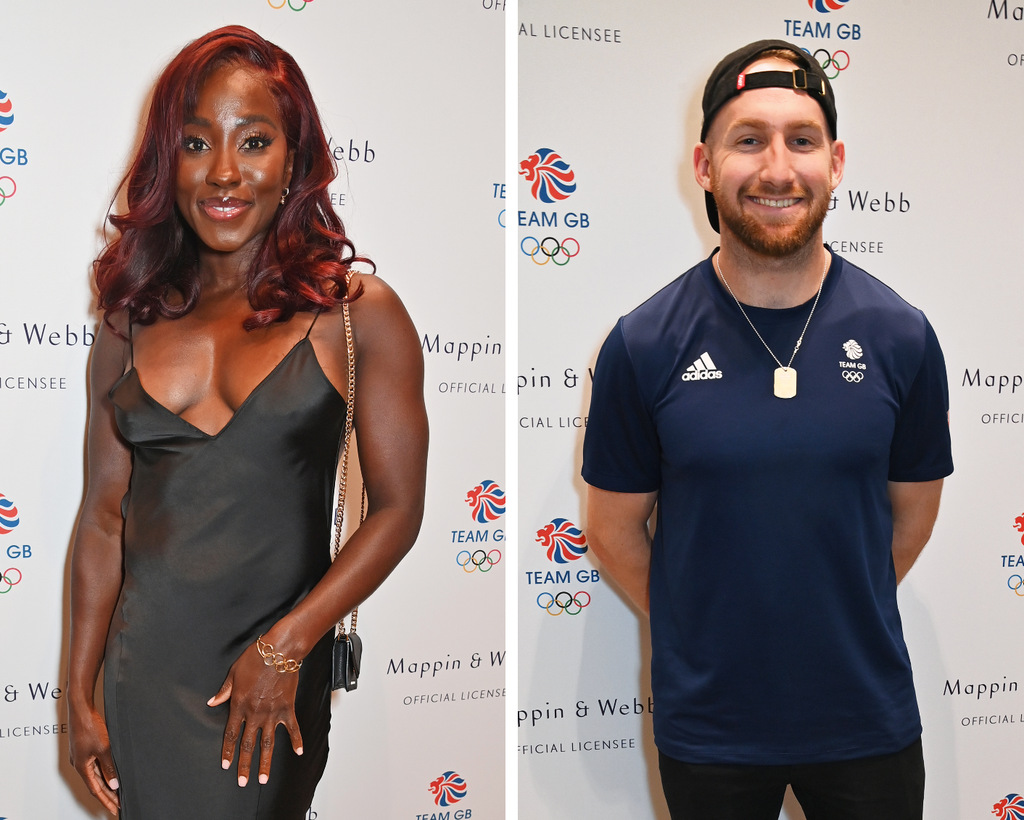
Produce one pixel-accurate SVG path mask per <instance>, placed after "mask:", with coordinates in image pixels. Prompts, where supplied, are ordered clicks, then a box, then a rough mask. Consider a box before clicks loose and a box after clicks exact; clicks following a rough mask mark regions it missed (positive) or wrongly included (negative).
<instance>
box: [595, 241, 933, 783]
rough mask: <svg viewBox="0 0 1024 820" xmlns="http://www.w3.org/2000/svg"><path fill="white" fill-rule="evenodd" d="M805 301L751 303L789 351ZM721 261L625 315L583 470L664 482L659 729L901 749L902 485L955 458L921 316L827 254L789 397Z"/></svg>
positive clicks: (913, 725)
mask: <svg viewBox="0 0 1024 820" xmlns="http://www.w3.org/2000/svg"><path fill="white" fill-rule="evenodd" d="M810 308H811V303H810V302H808V303H807V304H804V305H801V306H798V307H795V308H787V309H782V310H771V309H765V308H760V309H759V308H754V307H748V308H746V310H747V314H748V315H749V316H750V318H751V320H752V321H753V322H754V324H755V325H756V326H757V328H758V330H759V331H760V332H761V335H762V336H763V337H764V339H765V341H766V342H767V343H768V344H769V345H770V346H771V347H772V349H773V350H774V351H775V353H776V355H777V356H778V357H779V358H780V359H781V360H782V361H783V362H784V363H785V362H788V361H789V356H790V354H791V353H792V351H793V346H794V344H795V343H796V340H797V338H798V337H799V335H800V331H801V330H802V329H803V326H804V323H805V322H806V320H807V316H808V313H809V311H810ZM776 367H777V365H776V363H775V361H774V360H773V359H772V357H771V356H770V354H769V353H768V351H767V350H765V348H764V346H763V345H762V343H761V341H760V340H759V339H758V338H757V336H756V335H755V333H754V331H753V330H752V329H751V327H750V326H749V325H748V323H747V321H746V319H744V318H743V315H742V314H741V313H740V311H739V309H738V308H737V306H736V303H735V302H734V301H733V299H732V297H731V296H730V295H729V294H728V292H727V291H725V289H724V288H723V287H722V286H721V284H720V282H719V281H718V278H717V276H716V275H715V272H714V268H713V266H712V263H711V260H710V258H709V259H707V260H705V261H704V262H702V263H700V264H699V265H697V266H696V267H695V268H693V269H691V270H690V271H687V272H686V273H685V274H683V275H682V276H680V277H679V278H678V279H676V280H675V281H674V282H672V283H671V284H669V285H668V286H667V287H665V288H664V289H662V290H661V291H660V292H658V293H657V294H655V295H654V296H653V297H652V298H651V299H649V300H648V301H647V302H645V303H644V304H643V305H641V306H640V307H638V308H637V309H636V310H634V311H633V312H631V313H630V314H628V315H627V316H625V317H623V318H622V319H620V320H619V322H618V324H617V325H616V326H615V329H614V330H613V331H612V332H611V334H610V335H609V337H608V339H607V341H606V342H605V344H604V347H603V348H602V350H601V353H600V356H599V357H598V360H597V367H596V369H595V373H594V385H593V397H592V400H591V407H590V418H589V422H588V426H587V432H586V439H585V442H584V447H583V477H584V479H585V480H586V481H587V483H588V484H591V485H593V486H595V487H598V488H601V489H604V490H610V491H614V492H625V493H637V492H652V491H657V492H658V494H659V495H658V506H657V528H656V531H655V535H654V544H653V552H652V557H651V581H650V604H651V637H652V648H653V651H652V674H651V679H652V687H653V694H654V703H655V709H654V729H655V739H656V742H657V744H658V747H659V749H660V750H661V751H662V752H664V753H665V754H667V755H669V756H670V757H674V758H676V759H679V760H683V761H687V762H693V763H737V764H761V765H771V764H784V763H807V762H818V761H822V762H823V761H829V760H845V759H854V758H858V757H867V756H871V755H878V754H887V753H891V752H895V751H898V750H900V749H902V748H904V747H906V746H908V745H909V744H910V743H912V742H913V741H914V740H915V739H916V738H917V737H918V736H919V735H920V733H921V723H920V716H919V713H918V709H917V701H916V697H915V694H914V684H913V679H912V676H911V669H910V659H909V657H908V654H907V648H906V644H905V642H904V639H903V629H902V624H901V622H900V616H899V611H898V610H897V607H896V576H895V571H894V569H893V563H892V517H891V509H890V503H889V497H888V489H887V485H888V482H889V481H930V480H934V479H938V478H942V477H944V476H946V475H948V474H949V473H950V472H952V469H953V466H952V459H951V456H950V444H949V425H948V406H949V400H948V389H947V384H946V371H945V364H944V362H943V358H942V352H941V350H940V349H939V344H938V341H937V340H936V338H935V334H934V332H933V331H932V328H931V326H930V325H929V324H928V321H927V319H925V317H924V315H923V314H922V313H921V312H920V311H919V310H917V309H916V308H914V307H911V306H910V305H908V304H907V303H906V302H904V301H903V300H902V299H901V298H900V297H899V296H898V295H897V294H896V293H894V292H893V291H892V290H891V289H890V288H889V287H887V286H886V285H884V284H882V283H881V282H879V281H878V280H877V279H875V278H873V277H871V276H870V275H868V274H867V273H865V272H864V271H863V270H861V269H860V268H858V267H856V266H855V265H853V264H851V263H850V262H848V261H846V260H844V259H842V258H840V257H839V256H836V255H834V254H833V258H832V263H831V267H830V268H829V273H828V276H827V277H826V279H825V284H824V287H823V290H822V293H821V298H820V300H819V303H818V306H817V308H816V310H815V312H814V316H813V318H812V319H811V323H810V326H809V328H808V330H807V334H806V336H805V337H804V340H803V344H802V346H801V348H800V351H799V353H797V356H796V359H795V360H794V362H793V367H794V368H795V369H796V371H797V373H798V384H797V394H796V396H795V397H794V398H792V399H779V398H776V397H775V396H774V395H773V373H774V370H775V368H776Z"/></svg>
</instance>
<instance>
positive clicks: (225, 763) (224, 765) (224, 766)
mask: <svg viewBox="0 0 1024 820" xmlns="http://www.w3.org/2000/svg"><path fill="white" fill-rule="evenodd" d="M220 767H221V768H222V769H230V768H231V761H230V760H222V761H221V762H220Z"/></svg>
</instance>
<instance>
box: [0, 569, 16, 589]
mask: <svg viewBox="0 0 1024 820" xmlns="http://www.w3.org/2000/svg"><path fill="white" fill-rule="evenodd" d="M15 572H16V573H18V577H17V578H15V577H14V573H15ZM20 583H21V570H20V569H18V568H17V567H8V568H7V569H5V570H4V572H3V575H0V595H6V594H7V593H8V592H10V591H11V590H12V589H13V588H14V587H16V586H17V585H18V584H20Z"/></svg>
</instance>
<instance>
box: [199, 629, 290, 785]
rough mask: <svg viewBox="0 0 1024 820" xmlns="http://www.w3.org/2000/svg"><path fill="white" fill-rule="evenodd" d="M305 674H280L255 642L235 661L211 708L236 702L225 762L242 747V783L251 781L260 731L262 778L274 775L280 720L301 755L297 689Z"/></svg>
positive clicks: (231, 713) (262, 780)
mask: <svg viewBox="0 0 1024 820" xmlns="http://www.w3.org/2000/svg"><path fill="white" fill-rule="evenodd" d="M299 674H300V673H299V672H278V671H277V670H276V669H275V668H274V667H273V666H267V665H266V664H265V663H264V662H263V658H262V656H261V655H260V653H259V651H258V650H257V649H256V644H255V643H254V644H252V645H251V646H249V647H248V648H247V649H246V650H245V651H244V652H243V653H242V654H241V656H240V657H239V658H238V660H237V661H235V662H234V663H233V664H232V665H231V669H229V670H228V675H227V677H226V678H225V679H224V685H223V686H221V688H220V691H219V692H217V694H216V695H214V696H213V697H212V698H210V700H208V701H207V703H206V705H207V706H218V705H220V704H221V703H225V702H227V701H230V702H231V705H230V711H229V712H228V722H227V725H226V726H225V727H224V746H223V748H222V751H221V766H222V767H223V768H225V769H229V768H231V762H232V760H233V758H234V754H235V745H236V744H237V745H238V749H239V754H238V785H239V786H244V785H245V784H246V783H248V782H249V769H250V765H251V764H252V756H253V752H254V751H255V749H256V737H257V735H259V737H260V740H259V759H260V763H259V782H260V783H266V782H267V780H268V779H269V778H270V761H271V757H272V756H273V754H274V735H275V734H276V732H277V726H278V724H279V723H280V724H284V728H285V729H286V730H287V732H288V736H289V737H290V738H291V741H292V749H294V750H295V754H297V755H300V754H302V734H301V733H300V732H299V723H298V720H297V719H296V717H295V691H296V689H297V687H298V685H299Z"/></svg>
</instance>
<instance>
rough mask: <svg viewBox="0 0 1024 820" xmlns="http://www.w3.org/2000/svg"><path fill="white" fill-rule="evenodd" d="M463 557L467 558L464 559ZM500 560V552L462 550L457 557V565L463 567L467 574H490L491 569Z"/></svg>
mask: <svg viewBox="0 0 1024 820" xmlns="http://www.w3.org/2000/svg"><path fill="white" fill-rule="evenodd" d="M462 556H466V557H465V558H463V557H462ZM495 556H497V557H495ZM500 560H501V552H500V550H491V551H490V552H484V551H483V550H477V551H476V552H470V551H469V550H462V552H460V553H459V554H458V555H456V556H455V563H456V564H458V565H459V566H460V567H462V569H463V570H464V571H465V572H476V571H477V570H480V571H481V572H490V571H491V568H492V567H493V566H494V565H495V564H497V563H498V562H499V561H500Z"/></svg>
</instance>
